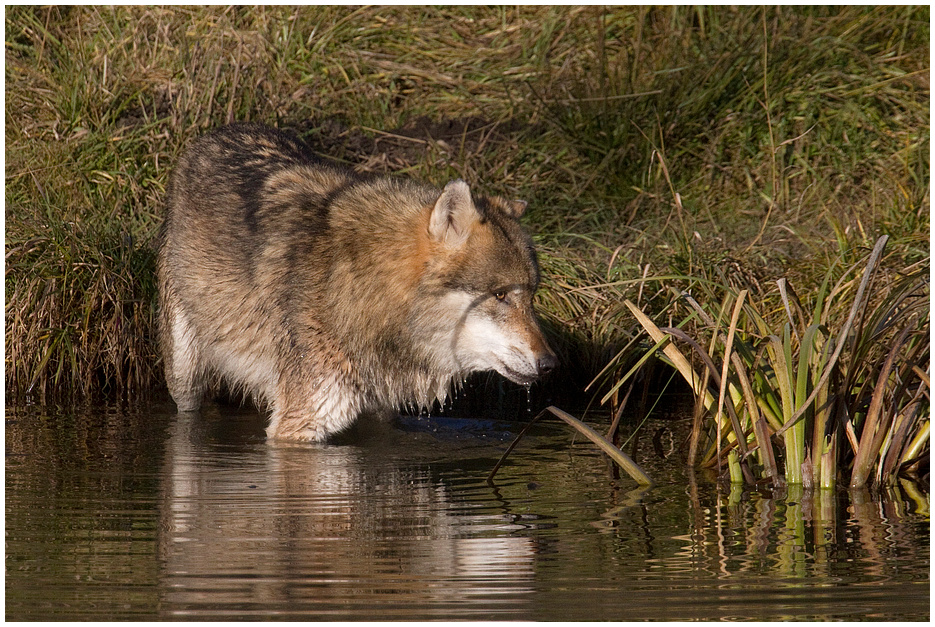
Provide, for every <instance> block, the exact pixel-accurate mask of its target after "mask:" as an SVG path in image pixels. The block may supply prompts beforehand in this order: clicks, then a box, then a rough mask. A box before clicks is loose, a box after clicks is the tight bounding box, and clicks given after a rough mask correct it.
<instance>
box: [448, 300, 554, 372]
mask: <svg viewBox="0 0 935 627" xmlns="http://www.w3.org/2000/svg"><path fill="white" fill-rule="evenodd" d="M455 354H456V356H457V358H458V360H459V362H461V363H460V366H461V367H462V368H464V369H467V370H472V371H482V370H496V371H497V372H499V373H500V374H502V375H503V376H504V377H506V378H507V379H509V380H510V381H513V382H514V383H521V384H526V383H530V382H531V381H533V380H535V379H536V377H537V375H538V371H537V370H536V361H535V357H534V356H533V355H532V351H531V350H530V349H529V347H526V346H523V345H522V344H519V343H517V342H516V338H515V337H512V336H510V335H507V334H506V333H505V332H504V330H503V329H502V328H501V327H499V326H498V325H496V324H495V323H494V322H493V321H491V320H488V319H485V318H477V317H471V316H470V315H469V316H468V317H467V319H466V320H465V323H464V326H463V327H462V328H461V332H460V333H459V334H458V342H457V345H456V346H455Z"/></svg>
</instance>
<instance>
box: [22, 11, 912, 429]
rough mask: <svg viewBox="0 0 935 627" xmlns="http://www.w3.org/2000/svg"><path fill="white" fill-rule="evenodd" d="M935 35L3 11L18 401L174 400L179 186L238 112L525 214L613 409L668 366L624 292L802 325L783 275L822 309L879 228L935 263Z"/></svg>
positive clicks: (555, 292)
mask: <svg viewBox="0 0 935 627" xmlns="http://www.w3.org/2000/svg"><path fill="white" fill-rule="evenodd" d="M928 42H929V10H928V8H927V7H923V8H916V9H913V8H905V7H854V8H835V7H819V8H801V7H780V8H767V9H759V8H753V7H744V8H728V7H716V8H704V9H697V8H689V7H677V8H653V9H650V8H641V7H620V8H615V9H608V10H602V9H600V8H593V7H579V8H561V7H520V8H505V7H504V8H471V7H449V8H403V7H390V8H347V7H306V8H299V9H294V8H292V9H290V8H278V7H255V8H254V7H250V8H247V7H241V8H224V7H210V8H186V7H171V8H152V7H118V8H109V7H108V8H99V7H53V8H39V7H10V8H8V9H7V11H6V88H7V111H6V158H7V161H6V163H7V169H6V264H7V265H6V327H5V330H6V340H5V342H6V363H5V366H6V389H7V393H8V395H11V396H15V397H22V396H23V395H26V394H27V393H28V394H30V395H32V396H34V397H36V398H44V397H48V396H49V395H54V394H60V393H66V394H71V393H80V394H92V393H95V392H97V391H104V392H107V393H115V392H122V391H124V390H145V389H148V388H149V387H151V386H152V385H153V384H154V383H157V384H158V381H159V375H160V370H159V367H158V361H157V358H156V355H155V351H154V347H153V342H152V339H153V333H152V322H153V302H154V285H153V280H152V271H153V251H152V246H153V238H154V235H155V233H156V230H157V229H158V226H159V220H160V217H159V216H160V214H161V206H160V203H161V200H162V197H163V194H164V189H165V184H166V179H167V175H168V172H169V170H170V168H171V167H172V165H173V163H174V161H175V157H176V155H177V154H178V152H179V150H180V149H181V147H182V146H184V145H185V143H186V142H188V141H189V140H191V139H192V138H193V137H195V136H197V135H198V134H200V133H202V132H204V131H205V130H206V129H208V128H211V127H214V126H217V125H219V124H223V123H225V122H228V121H233V120H253V121H259V122H265V123H270V124H276V125H280V126H290V127H293V128H296V129H299V130H300V131H301V132H302V133H303V134H305V136H306V137H307V139H308V140H309V142H310V144H311V145H312V146H313V147H314V148H315V149H316V150H318V151H319V152H321V153H322V154H323V155H325V156H328V157H330V158H334V159H337V160H339V161H342V162H344V163H347V164H349V165H351V166H352V167H355V168H358V169H361V170H366V171H379V172H391V173H398V174H403V175H409V176H414V177H418V178H421V179H425V180H429V181H432V182H435V183H437V184H444V182H446V181H447V180H448V179H450V178H453V177H463V178H465V179H467V180H469V181H471V182H472V184H474V185H476V186H479V187H480V188H483V189H484V190H486V191H488V192H491V193H498V194H504V195H509V196H513V197H518V198H524V199H526V200H528V201H529V202H530V211H529V213H528V217H527V218H526V220H527V223H528V225H529V227H530V228H531V229H532V230H533V231H534V232H535V233H536V239H537V243H538V244H539V246H540V257H541V262H542V267H543V290H542V292H541V293H540V297H539V306H540V311H541V313H542V316H543V318H544V319H545V322H546V324H547V326H548V327H549V329H550V330H551V331H552V332H553V334H554V335H555V337H556V343H557V344H558V345H559V346H560V348H561V349H562V352H563V358H564V360H565V363H566V364H568V365H569V366H570V367H569V368H568V373H569V374H568V376H569V377H571V379H572V380H573V382H574V385H575V386H577V387H579V388H583V387H584V386H585V385H587V384H588V383H589V381H590V380H591V379H592V378H593V377H594V376H595V375H596V374H597V373H598V372H600V371H601V370H602V369H603V368H604V367H605V366H606V365H608V364H609V363H610V364H611V368H610V369H608V370H607V371H606V372H605V375H604V376H602V377H601V379H600V380H599V381H598V382H597V383H595V385H594V386H592V388H591V391H592V392H594V393H597V394H598V395H599V396H603V395H604V394H606V393H607V391H608V390H609V389H610V387H611V386H613V385H614V384H615V383H618V382H620V381H621V379H622V377H623V375H624V374H625V373H626V372H627V371H628V369H629V366H630V365H631V364H632V362H633V361H634V360H635V359H637V358H638V357H639V355H641V354H643V353H642V352H640V351H637V350H635V348H636V347H637V345H638V344H639V343H641V342H642V343H643V349H644V350H645V348H646V346H645V339H641V338H645V337H646V336H645V335H642V333H643V328H642V327H641V326H640V325H639V324H638V323H637V322H636V319H635V318H634V316H633V314H632V312H631V311H630V309H628V308H627V306H626V304H625V303H626V301H628V300H629V301H631V302H632V303H634V304H635V306H637V307H638V308H639V309H640V310H641V311H645V312H646V313H647V314H649V315H650V316H651V317H652V318H653V319H655V320H656V322H657V324H659V325H660V326H670V327H674V326H676V325H677V324H678V323H680V322H685V321H687V325H688V326H689V327H692V326H693V325H694V327H697V326H698V325H699V322H698V319H697V318H695V319H689V316H690V315H691V309H690V307H688V306H686V305H685V301H684V300H683V299H681V298H680V296H679V295H680V294H681V293H682V292H685V291H691V292H692V293H694V294H695V295H696V296H697V297H698V298H699V299H701V298H702V297H706V298H710V300H709V301H708V302H704V303H703V305H704V306H705V307H707V308H714V309H715V310H716V309H717V308H719V307H721V305H722V303H726V302H727V301H726V300H725V299H726V298H728V296H727V294H728V293H730V294H733V296H732V297H730V298H735V297H736V295H737V294H739V292H740V291H742V290H747V294H748V296H747V298H749V299H752V300H753V301H754V303H755V306H756V308H757V312H758V315H760V317H761V318H763V319H764V320H765V323H766V324H767V327H768V328H771V329H772V328H779V329H780V332H781V326H782V324H783V322H784V321H785V316H786V311H785V309H784V307H783V304H782V302H783V301H782V297H781V294H780V291H779V289H778V287H777V283H776V281H777V280H778V279H780V278H785V279H786V280H787V281H788V282H789V284H790V285H794V287H795V290H797V294H798V298H799V300H800V301H802V302H803V303H807V305H806V306H807V308H808V307H811V309H812V310H813V309H814V304H815V302H816V301H817V300H818V299H820V298H821V297H820V296H819V293H820V289H821V286H822V284H823V282H825V279H826V277H830V279H829V280H830V281H831V284H832V285H834V284H835V283H836V282H838V281H839V280H841V278H842V277H843V275H844V273H845V272H847V269H848V268H850V267H852V266H853V265H854V264H857V263H858V262H860V261H861V260H865V259H866V256H867V254H868V252H869V250H870V249H871V247H872V246H873V245H874V242H875V241H876V240H877V238H878V237H879V236H881V235H887V236H888V243H887V247H886V250H885V253H884V255H883V256H882V258H881V260H880V268H881V270H880V272H883V273H885V275H886V276H891V277H899V276H903V275H906V274H912V273H918V272H923V271H924V273H925V274H927V268H928V263H929V175H930V164H929V129H930V126H929V87H928V85H929V66H928V63H929V48H928ZM921 289H923V290H925V292H926V294H927V293H928V292H927V290H928V284H927V282H925V283H924V285H923V287H922V288H921ZM880 297H881V298H882V297H883V295H882V294H881V295H880ZM728 300H729V299H728ZM731 302H733V301H731ZM749 302H750V301H748V304H749ZM808 303H811V304H808ZM849 306H850V305H849V303H847V302H846V301H845V300H844V299H842V300H841V304H840V305H835V306H832V307H831V308H830V309H829V311H828V312H826V320H825V324H826V325H827V327H828V328H836V327H839V326H840V325H842V324H844V322H845V320H846V318H847V315H848V313H849ZM714 317H715V318H716V317H717V316H714ZM927 324H928V309H927V307H925V311H924V315H921V316H919V323H918V325H917V328H916V329H915V330H914V332H916V331H919V330H920V329H922V328H923V325H924V326H925V328H927ZM777 325H778V327H777ZM702 326H703V325H702ZM806 326H807V325H806ZM699 332H700V331H699ZM751 332H753V333H759V332H760V330H758V329H755V328H751ZM621 351H622V352H621ZM615 355H617V358H616V359H613V358H614V357H615ZM692 359H694V360H697V359H698V358H697V357H692ZM917 367H920V368H921V370H922V371H923V372H928V357H927V352H926V353H925V359H924V363H921V365H917ZM926 415H927V412H926ZM858 427H859V425H858Z"/></svg>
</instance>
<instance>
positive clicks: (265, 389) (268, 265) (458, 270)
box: [157, 124, 557, 442]
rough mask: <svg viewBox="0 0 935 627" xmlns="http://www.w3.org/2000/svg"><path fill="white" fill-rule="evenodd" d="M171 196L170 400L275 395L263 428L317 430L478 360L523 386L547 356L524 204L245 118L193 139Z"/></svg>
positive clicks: (309, 433)
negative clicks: (382, 168) (355, 166)
mask: <svg viewBox="0 0 935 627" xmlns="http://www.w3.org/2000/svg"><path fill="white" fill-rule="evenodd" d="M166 198H167V200H166V204H167V210H166V218H165V222H164V225H163V227H162V231H161V234H160V245H159V251H158V256H157V279H158V288H159V315H158V342H159V345H160V349H161V353H162V357H163V361H164V366H165V374H166V382H167V385H168V388H169V393H170V394H171V395H172V398H173V400H174V401H175V403H176V404H177V406H178V409H179V411H182V412H189V411H196V410H198V409H199V407H200V405H201V403H202V400H203V398H204V396H205V394H206V392H207V390H208V389H210V388H212V387H213V386H214V385H215V384H217V383H224V384H226V385H227V386H228V387H229V388H231V389H234V390H239V391H241V392H243V393H245V394H246V395H250V396H252V397H253V398H254V399H256V400H257V401H258V402H259V403H260V404H265V405H266V406H267V407H268V408H269V410H270V419H269V425H268V428H267V435H268V437H269V438H271V439H274V440H293V441H308V442H321V441H325V440H327V439H328V438H329V437H330V436H332V435H333V434H336V433H338V432H340V431H342V430H344V429H346V428H347V427H349V426H350V425H351V424H352V423H353V422H354V421H355V420H357V418H358V417H360V416H362V415H387V414H388V413H390V412H392V411H393V410H395V409H398V408H399V407H401V406H403V405H407V404H410V403H413V402H414V403H416V404H418V405H422V406H426V407H430V406H431V405H432V403H433V402H434V401H436V400H438V401H440V402H442V403H444V401H445V399H446V398H447V396H448V394H449V392H450V389H451V386H452V385H453V384H458V383H459V382H460V381H462V380H463V379H464V378H465V377H466V376H467V375H468V374H470V373H472V372H476V371H488V370H494V371H496V372H499V373H500V374H501V375H503V376H504V377H506V378H507V379H509V380H511V381H514V382H516V383H520V384H525V385H529V384H530V383H531V382H532V381H534V380H536V379H537V378H539V377H540V376H541V375H543V374H545V373H547V372H549V371H550V370H552V369H553V368H554V367H555V366H556V365H557V358H556V356H555V353H554V352H553V351H552V349H551V348H550V347H549V344H548V342H547V340H546V339H545V337H544V336H543V334H542V331H541V329H540V327H539V325H538V323H537V321H536V317H535V314H534V312H533V296H534V294H535V292H536V289H537V287H538V284H539V266H538V263H537V259H536V252H535V249H534V248H533V244H532V241H531V239H530V237H529V235H528V234H527V233H526V232H525V231H524V230H523V228H522V227H521V226H520V224H519V221H518V220H519V218H520V216H521V215H522V214H523V212H524V211H525V209H526V203H525V202H523V201H514V200H507V199H504V198H501V197H498V196H489V197H487V196H482V195H474V194H472V192H471V189H470V187H469V186H468V184H467V183H465V182H464V181H463V180H460V179H459V180H453V181H451V182H449V183H448V184H447V185H445V187H444V188H443V189H438V188H437V187H433V186H431V185H426V184H422V183H419V182H415V181H413V180H409V179H404V178H396V177H380V176H370V175H361V174H357V173H355V172H353V171H351V170H348V169H344V168H342V167H340V166H337V165H332V164H330V163H327V162H325V161H324V160H322V159H320V158H318V157H316V156H315V155H314V154H313V153H312V152H311V150H310V149H309V148H308V147H307V146H306V145H305V144H304V143H303V142H302V141H301V140H300V139H299V138H298V137H297V136H295V135H294V134H292V133H290V132H288V131H282V130H278V129H274V128H270V127H265V126H260V125H255V124H237V125H231V126H227V127H222V128H220V129H218V130H215V131H213V132H210V133H208V134H206V135H204V136H202V137H201V138H199V139H197V140H196V141H195V142H193V143H192V144H191V145H190V147H189V148H188V149H187V150H186V151H184V152H183V154H182V155H181V156H180V158H179V161H178V164H177V166H176V168H175V169H174V171H173V172H172V174H171V176H170V180H169V184H168V187H167V194H166Z"/></svg>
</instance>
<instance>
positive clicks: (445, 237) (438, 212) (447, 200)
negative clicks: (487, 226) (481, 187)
mask: <svg viewBox="0 0 935 627" xmlns="http://www.w3.org/2000/svg"><path fill="white" fill-rule="evenodd" d="M478 221H480V214H479V213H478V212H477V208H476V207H475V206H474V201H473V200H471V189H470V188H469V187H468V184H467V183H465V182H464V181H462V180H461V179H457V180H455V181H451V182H450V183H448V184H447V185H445V189H444V190H443V191H442V195H441V196H439V197H438V200H436V201H435V207H434V208H433V209H432V216H431V218H429V234H431V236H432V237H434V238H435V239H436V240H437V241H439V242H445V243H446V244H448V245H449V246H460V245H461V244H463V243H464V242H465V241H467V238H468V235H470V233H471V227H473V226H474V224H475V223H476V222H478Z"/></svg>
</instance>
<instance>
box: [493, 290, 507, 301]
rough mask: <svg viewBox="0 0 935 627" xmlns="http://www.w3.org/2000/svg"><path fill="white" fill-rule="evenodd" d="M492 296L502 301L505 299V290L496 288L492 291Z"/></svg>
mask: <svg viewBox="0 0 935 627" xmlns="http://www.w3.org/2000/svg"><path fill="white" fill-rule="evenodd" d="M493 297H494V298H496V299H497V300H499V301H501V302H502V301H504V300H506V292H505V291H503V290H498V291H496V292H494V293H493Z"/></svg>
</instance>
